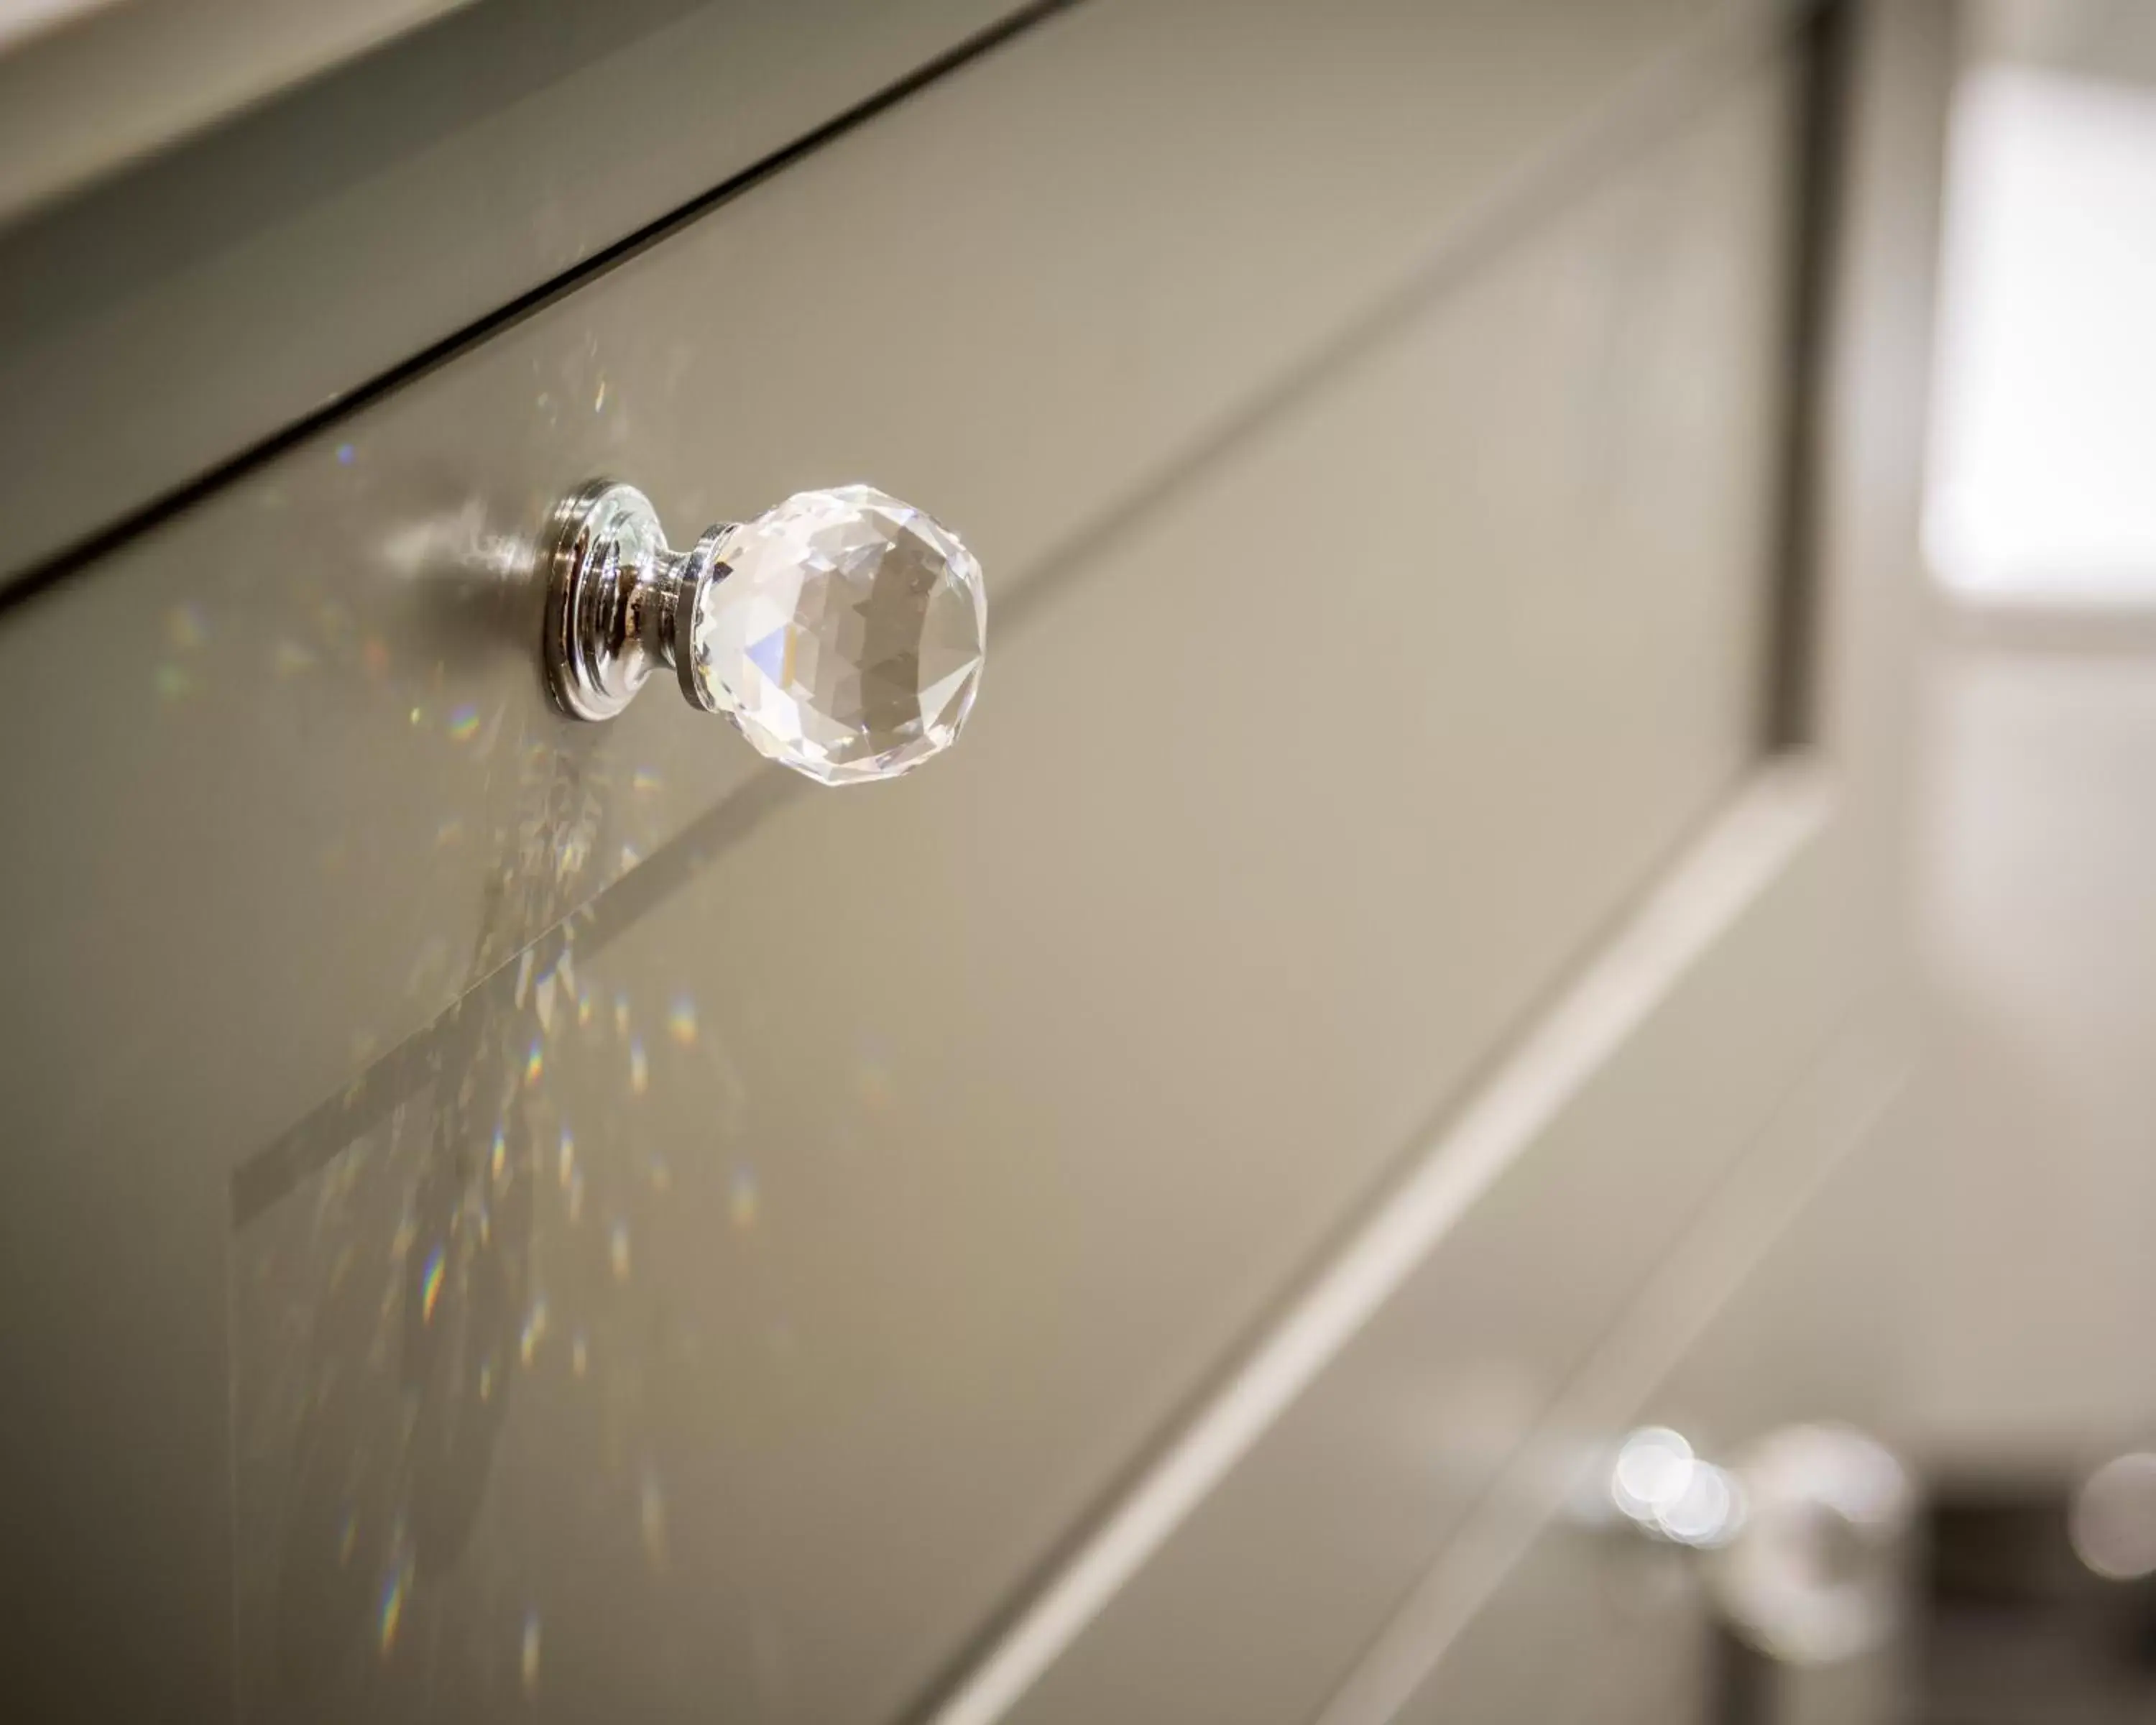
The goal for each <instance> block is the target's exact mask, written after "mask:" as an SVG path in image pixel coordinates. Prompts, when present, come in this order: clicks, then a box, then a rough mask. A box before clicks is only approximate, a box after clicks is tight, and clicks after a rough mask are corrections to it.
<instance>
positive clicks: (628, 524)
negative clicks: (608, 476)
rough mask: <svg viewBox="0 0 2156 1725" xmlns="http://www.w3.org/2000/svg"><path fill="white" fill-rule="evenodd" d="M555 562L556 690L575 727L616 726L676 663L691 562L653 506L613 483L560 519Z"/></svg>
mask: <svg viewBox="0 0 2156 1725" xmlns="http://www.w3.org/2000/svg"><path fill="white" fill-rule="evenodd" d="M550 539H551V549H550V554H549V557H548V558H547V634H546V646H545V655H546V663H547V687H548V689H549V691H551V692H552V695H553V697H554V701H555V704H556V705H557V706H559V707H560V708H561V709H562V711H563V712H565V713H567V714H568V715H569V716H571V717H572V718H577V719H611V718H613V716H615V715H616V714H617V713H619V712H620V711H622V709H623V708H624V707H626V706H628V705H629V702H630V701H632V700H634V698H635V696H636V691H638V690H639V689H641V688H642V687H643V686H644V680H645V679H646V678H647V677H649V675H651V673H652V670H654V667H656V666H658V665H671V664H673V662H674V660H675V651H674V619H675V615H676V614H677V612H678V611H679V609H680V597H681V588H682V577H683V575H684V573H685V565H686V562H687V559H686V558H685V557H682V556H681V555H680V553H678V552H674V551H671V550H670V549H669V548H668V547H667V544H666V533H665V529H664V528H663V527H662V526H660V521H659V512H658V511H656V510H654V508H653V507H652V506H651V501H650V500H649V498H647V497H646V496H645V495H644V493H643V492H641V491H639V490H637V489H636V487H635V486H634V485H622V484H620V483H619V482H617V481H614V480H599V481H597V482H595V483H593V484H592V485H586V486H585V487H584V488H583V490H580V491H578V492H577V494H576V495H574V496H572V497H569V498H567V499H565V500H564V501H562V505H561V506H560V507H559V508H557V510H556V511H555V512H554V521H553V524H552V532H551V534H550Z"/></svg>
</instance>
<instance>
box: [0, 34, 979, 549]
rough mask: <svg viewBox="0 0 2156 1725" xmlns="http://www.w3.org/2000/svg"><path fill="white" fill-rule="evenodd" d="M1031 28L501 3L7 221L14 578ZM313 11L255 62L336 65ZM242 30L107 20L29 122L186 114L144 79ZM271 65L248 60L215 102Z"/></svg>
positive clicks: (33, 90) (57, 71)
mask: <svg viewBox="0 0 2156 1725" xmlns="http://www.w3.org/2000/svg"><path fill="white" fill-rule="evenodd" d="M225 9H226V10H227V11H230V10H231V8H225ZM414 9H416V8H414ZM294 10H295V8H290V7H287V8H284V11H285V14H286V16H285V17H284V18H277V19H272V20H271V21H270V23H269V27H268V28H266V29H264V30H260V31H257V32H255V33H254V41H253V44H252V45H253V47H254V50H255V51H256V52H258V53H259V54H263V55H264V56H266V57H269V59H272V61H273V62H274V61H275V59H277V58H278V57H280V56H290V57H292V58H294V59H300V57H302V56H304V54H306V53H308V52H311V51H312V50H313V49H314V48H315V46H316V44H315V43H314V41H313V39H311V38H309V37H308V36H307V35H306V34H305V29H304V27H299V28H295V27H294V24H293V21H292V19H291V18H290V13H292V12H293V11H294ZM1018 10H1019V8H1018V7H1017V6H1016V5H1015V4H1014V0H789V3H788V4H786V5H784V6H767V5H757V4H753V3H744V0H608V3H605V4H598V5H593V4H588V3H583V0H480V3H478V4H469V5H467V6H465V7H464V8H459V9H456V10H454V11H453V12H452V13H451V14H450V15H449V16H448V17H445V18H440V19H438V20H435V21H434V22H433V23H429V24H428V25H426V26H425V27H423V28H419V29H418V30H416V31H414V32H412V33H408V34H405V35H403V37H402V38H401V39H398V40H396V41H393V42H390V43H388V44H387V45H385V46H384V47H382V48H381V49H378V50H377V51H376V52H375V53H373V54H371V55H367V56H363V57H361V58H358V59H354V60H352V61H351V62H350V63H349V64H344V65H341V66H338V67H336V68H334V69H330V70H327V71H325V72H323V73H321V74H320V75H318V76H317V77H316V79H315V80H314V81H312V82H311V83H305V84H302V85H298V86H297V87H295V88H294V89H293V90H290V91H288V92H286V93H285V94H282V95H276V96H275V97H273V98H271V99H270V100H267V101H264V103H262V105H259V107H256V108H254V110H252V111H243V112H241V113H240V114H239V115H238V116H236V117H234V118H231V119H230V120H228V121H227V122H226V123H225V124H224V125H223V126H222V127H221V128H219V129H217V130H213V131H209V132H208V133H206V134H205V135H204V136H201V137H199V138H198V139H195V140H193V141H183V142H182V143H181V144H180V145H179V146H177V148H175V149H173V150H172V151H170V152H169V153H167V154H165V155H163V156H161V157H157V158H155V159H152V160H151V161H149V162H145V163H142V164H141V165H139V166H136V167H131V168H129V169H127V170H126V171H125V172H122V173H121V174H119V175H118V176H117V177H113V178H110V179H109V180H107V181H106V182H104V183H102V184H100V185H97V186H95V187H92V188H91V189H90V191H89V192H88V193H85V195H83V196H80V197H79V198H76V199H74V201H73V202H70V203H62V204H55V205H54V206H52V207H50V208H45V209H41V210H37V211H33V212H32V213H30V214H29V215H28V216H27V217H24V218H19V219H18V220H17V221H16V222H15V223H13V225H12V226H9V225H5V224H0V399H4V400H5V401H6V402H7V403H8V408H9V411H8V414H7V416H6V418H5V420H4V422H0V516H5V518H6V520H7V522H8V537H7V543H6V545H5V547H0V586H5V585H6V584H7V583H8V579H9V578H12V577H13V576H15V575H17V574H18V573H19V572H23V571H24V570H27V569H30V568H32V567H34V566H36V565H37V564H38V563H39V562H41V561H42V560H44V559H45V558H47V557H51V556H52V555H54V553H55V552H60V551H62V550H64V548H65V547H69V546H70V545H73V544H75V543H77V542H80V541H83V540H85V539H90V538H93V537H94V536H96V535H97V534H98V533H99V532H100V531H101V530H102V529H104V528H105V527H106V526H107V525H108V524H109V523H110V522H111V521H114V520H115V518H116V517H118V516H123V515H126V514H127V513H129V512H131V511H136V510H138V509H140V508H141V507H143V506H146V505H147V504H151V503H152V502H154V501H157V500H158V499H160V498H162V497H164V496H167V495H169V494H171V493H172V492H174V491H175V490H179V489H181V488H182V487H184V486H186V485H188V484H189V483H190V482H192V481H194V480H197V479H198V478H199V477H200V476H201V475H204V474H205V473H208V472H209V471H210V470H213V469H215V468H217V467H218V466H219V465H220V464H222V463H224V462H227V461H228V460H230V459H232V458H233V457H234V456H237V455H239V454H241V453H242V452H243V451H244V450H246V449H250V448H252V447H254V445H256V444H260V443H262V442H263V441H264V440H265V439H269V438H270V437H272V436H274V435H275V434H277V433H279V432H280V431H282V430H284V429H285V428H286V427H287V426H290V425H291V424H295V422H297V421H300V420H302V419H305V418H309V417H310V416H312V415H315V414H317V413H321V410H322V409H323V408H326V407H328V406H330V405H331V404H332V403H335V402H336V401H337V400H338V399H339V398H342V397H346V396H348V395H350V394H352V393H353V392H355V391H357V390H358V389H360V388H362V387H363V386H365V385H367V384H368V383H369V382H372V380H373V379H375V378H376V377H378V376H380V375H381V374H382V373H384V372H389V371H390V370H392V369H393V367H398V366H401V365H403V364H404V363H405V362H407V361H408V360H411V359H412V358H413V357H415V356H416V355H418V354H419V353H420V352H422V351H423V350H424V349H427V348H429V347H432V346H434V344H436V343H438V342H441V341H446V340H448V339H449V338H450V337H451V336H454V335H455V334H456V333H457V332H458V331H460V330H462V329H464V328H465V327H467V326H470V325H471V324H473V323H475V321H479V320H480V319H482V318H485V317H487V316H491V315H492V314H493V313H495V311H498V310H499V309H500V307H502V306H503V305H506V304H508V303H509V302H510V301H511V300H516V298H517V297H518V296H519V295H525V294H528V293H530V292H531V291H532V290H535V289H536V288H538V287H540V286H542V285H543V284H545V283H547V282H548V281H550V280H553V279H554V278H555V277H557V276H558V275H561V274H562V273H563V272H564V271H566V270H571V269H573V268H574V267H575V266H576V265H577V264H581V263H583V262H584V261H585V260H587V259H590V258H591V257H593V255H594V254H597V253H599V252H601V251H603V250H604V249H606V248H608V247H609V246H611V245H613V244H616V243H617V242H619V241H621V240H623V239H627V238H628V237H629V235H630V234H634V233H635V232H637V231H638V230H639V228H643V227H644V226H645V225H646V224H647V223H653V222H656V221H658V220H660V218H663V217H665V216H666V215H667V214H669V213H671V212H672V211H674V210H676V209H678V208H681V207H682V206H683V205H685V204H686V203H690V201H691V200H692V199H695V198H701V197H702V196H703V195H704V194H706V193H709V192H711V191H712V190H714V189H715V188H716V187H720V186H721V185H722V184H724V183H725V182H726V181H727V180H729V179H731V178H732V177H734V176H736V175H738V174H741V173H743V172H747V170H749V169H750V168H752V167H755V166H756V165H757V163H758V162H762V160H764V159H765V158H767V157H771V156H773V155H774V154H776V153H777V152H778V151H782V150H783V149H785V148H786V147H787V146H790V145H792V144H793V143H795V142H796V141H798V140H800V139H802V138H803V137H805V136H808V134H810V133H812V132H814V131H815V130H816V129H817V128H818V127H819V126H823V125H824V124H825V122H827V121H830V120H831V119H833V118H834V116H838V115H839V114H841V113H843V112H844V110H848V109H850V108H852V107H854V106H855V105H857V104H860V103H863V102H865V101H867V100H870V98H873V97H875V96H876V95H878V94H879V92H880V91H882V90H885V88H887V87H888V86H891V85H895V84H896V83H898V82H899V81H900V80H903V79H905V78H906V77H908V76H909V75H910V74H914V73H915V72H916V70H918V69H921V68H923V67H925V66H927V64H929V63H931V62H932V61H934V60H935V59H937V56H939V55H942V54H947V53H949V52H951V51H952V50H953V49H957V48H958V47H960V46H961V45H962V44H965V43H966V42H967V40H968V38H969V37H970V36H972V35H973V34H975V33H982V32H986V31H989V30H992V29H993V28H996V27H998V25H999V23H1001V22H1002V21H1003V20H1004V18H1005V17H1006V16H1007V15H1009V14H1011V13H1014V12H1016V11H1018ZM397 22H398V23H400V24H403V23H411V22H416V20H414V19H411V18H402V19H398V20H397ZM377 27H386V23H385V24H382V25H377ZM167 28H169V29H170V30H171V31H172V33H175V34H176V35H177V36H178V37H179V38H180V40H179V41H178V42H177V43H176V44H174V43H168V42H167V41H165V40H163V39H162V37H163V35H164V33H165V31H166V30H167ZM220 28H225V29H233V30H238V31H240V32H242V33H244V32H245V31H246V30H247V22H246V21H245V20H244V19H242V18H226V19H223V20H219V19H217V18H197V17H194V16H192V15H188V14H177V15H176V14H175V13H170V12H167V9H166V8H159V7H155V6H142V5H129V6H126V7H124V8H107V10H106V13H105V16H103V17H101V18H100V17H93V18H90V19H89V20H87V21H86V22H85V24H84V25H82V26H80V28H78V29H77V30H76V31H74V32H73V33H69V34H67V35H65V36H64V37H63V38H61V39H55V40H54V41H52V42H50V43H46V44H38V43H33V44H30V46H29V48H28V49H25V50H23V51H21V53H20V56H19V59H18V61H15V62H11V63H7V64H0V106H6V107H8V108H10V109H11V114H10V118H11V120H16V119H18V117H19V123H20V124H22V125H23V126H25V127H26V128H27V127H28V126H32V125H33V124H34V123H35V122H34V120H33V117H32V116H34V115H35V114H36V113H37V112H38V111H39V110H41V109H44V110H57V112H58V116H59V125H58V126H52V127H48V128H47V129H46V130H45V132H44V136H47V137H50V136H55V135H59V136H64V135H65V134H66V132H67V131H69V130H70V129H72V128H73V127H74V126H75V125H77V124H78V123H80V120H81V117H82V116H83V115H84V114H85V112H91V111H95V110H96V109H98V108H99V107H100V106H101V105H110V107H113V108H119V109H121V110H124V114H125V117H124V118H123V119H121V121H120V123H119V124H118V125H116V126H113V127H110V128H108V129H107V130H106V131H105V135H104V141H106V142H108V143H109V142H110V141H111V140H112V139H113V138H114V137H115V136H120V137H126V136H127V133H128V131H129V130H130V129H131V127H132V126H133V125H134V123H135V121H136V118H137V116H149V118H150V121H151V123H155V116H157V114H158V113H159V111H160V110H161V108H162V106H163V105H165V104H164V103H163V101H162V97H161V96H160V97H155V98H153V99H152V100H151V101H149V102H146V103H143V104H139V105H137V104H130V103H128V102H127V101H126V96H125V94H124V92H125V90H126V88H127V87H128V86H129V85H130V84H131V83H132V82H133V81H134V80H136V79H137V78H140V79H141V80H142V81H145V82H147V83H151V84H152V85H167V86H168V85H171V84H172V81H173V80H175V79H176V78H184V77H185V76H186V75H187V73H186V69H185V68H186V62H187V59H189V58H190V57H191V56H193V55H194V54H200V53H203V52H204V51H205V48H204V44H205V43H206V42H213V41H215V40H216V39H217V37H218V33H219V31H220ZM344 28H346V29H348V30H351V31H352V32H354V33H359V32H361V31H362V30H363V29H364V28H365V24H363V23H362V22H360V21H357V20H347V21H346V24H345V26H344ZM78 36H79V37H80V38H82V40H81V41H80V43H78V42H77V41H76V40H75V38H76V37H78ZM287 36H290V37H291V38H293V39H292V40H290V41H287V40H285V38H286V37H287ZM352 45H356V44H347V49H346V51H350V47H351V46H352ZM176 61H177V64H175V62H176ZM302 63H304V62H302ZM244 64H245V54H244V52H242V53H241V54H228V55H226V56H225V57H223V58H222V59H220V61H219V63H218V68H217V70H216V72H215V73H214V74H213V76H212V78H211V79H209V80H207V81H206V83H204V84H203V85H197V86H192V87H191V90H190V93H191V94H192V93H193V90H194V89H198V88H214V87H215V86H216V85H218V84H219V83H221V82H223V80H225V79H226V78H227V77H228V76H230V77H233V78H244V76H245V72H244ZM238 93H239V91H238V90H237V89H235V90H234V92H233V94H234V95H237V94H238ZM182 100H185V99H184V98H183V99H182ZM602 115H603V116H605V118H604V120H603V122H602V121H598V118H597V116H602ZM169 117H171V118H178V117H180V116H177V115H175V116H169ZM204 117H207V116H204ZM128 141H129V143H130V145H131V147H135V148H140V147H141V140H139V139H132V138H131V139H129V140H128ZM30 153H31V154H32V155H33V157H34V155H35V153H36V152H35V151H32V152H30ZM4 192H5V187H0V196H4Z"/></svg>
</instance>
